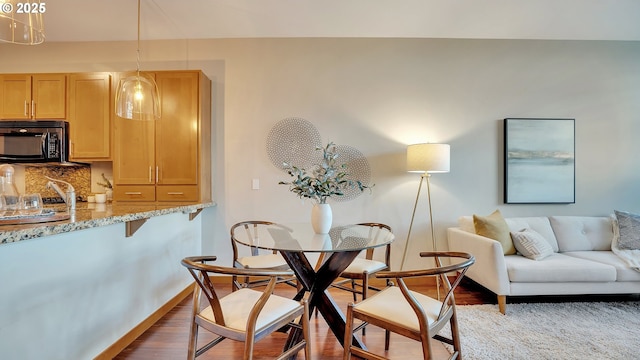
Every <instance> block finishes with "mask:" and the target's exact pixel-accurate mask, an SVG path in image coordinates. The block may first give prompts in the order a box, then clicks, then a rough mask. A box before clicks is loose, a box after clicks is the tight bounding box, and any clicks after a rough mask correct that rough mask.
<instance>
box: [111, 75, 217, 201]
mask: <svg viewBox="0 0 640 360" xmlns="http://www.w3.org/2000/svg"><path fill="white" fill-rule="evenodd" d="M153 75H155V79H156V83H157V84H158V91H159V96H160V105H161V117H160V119H159V120H156V121H139V120H128V119H123V118H120V117H118V116H115V115H114V148H113V180H114V192H113V199H114V200H115V201H157V202H165V201H210V200H211V80H209V79H208V78H207V77H206V76H205V75H204V74H203V73H202V72H201V71H190V70H187V71H157V72H154V73H153ZM118 81H119V80H118ZM114 83H115V84H116V85H117V81H114Z"/></svg>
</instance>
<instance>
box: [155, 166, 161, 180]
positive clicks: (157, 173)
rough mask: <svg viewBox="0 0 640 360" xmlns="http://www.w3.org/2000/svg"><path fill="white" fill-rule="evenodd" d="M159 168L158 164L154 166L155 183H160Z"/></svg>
mask: <svg viewBox="0 0 640 360" xmlns="http://www.w3.org/2000/svg"><path fill="white" fill-rule="evenodd" d="M159 174H160V168H159V167H158V166H156V183H158V184H159V183H160V176H159Z"/></svg>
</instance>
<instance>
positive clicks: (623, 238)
mask: <svg viewBox="0 0 640 360" xmlns="http://www.w3.org/2000/svg"><path fill="white" fill-rule="evenodd" d="M614 213H615V215H616V219H617V220H618V231H619V233H620V239H618V248H619V249H622V250H640V215H636V214H632V213H628V212H624V211H617V210H614Z"/></svg>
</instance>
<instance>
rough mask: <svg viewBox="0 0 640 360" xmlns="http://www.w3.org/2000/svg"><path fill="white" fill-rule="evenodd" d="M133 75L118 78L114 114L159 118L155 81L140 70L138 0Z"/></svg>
mask: <svg viewBox="0 0 640 360" xmlns="http://www.w3.org/2000/svg"><path fill="white" fill-rule="evenodd" d="M136 56H137V58H136V65H137V71H136V74H135V75H131V76H127V77H126V78H124V79H122V80H120V83H119V84H118V89H117V91H116V115H118V116H120V117H121V118H125V119H132V120H157V119H159V118H160V98H159V96H158V86H157V85H156V81H155V80H154V79H153V77H152V76H150V75H149V74H144V73H141V72H140V0H138V45H137V49H136Z"/></svg>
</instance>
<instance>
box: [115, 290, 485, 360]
mask: <svg viewBox="0 0 640 360" xmlns="http://www.w3.org/2000/svg"><path fill="white" fill-rule="evenodd" d="M224 286H225V287H224V289H225V290H228V291H230V289H231V286H230V285H229V286H226V285H224ZM412 288H413V289H414V290H417V291H420V292H422V293H424V294H427V295H429V296H434V297H435V296H436V289H435V284H426V285H424V284H423V285H414V286H412ZM276 291H277V293H278V294H280V295H283V296H288V297H293V294H294V290H293V289H292V288H291V287H289V286H286V285H282V287H279V288H278V289H277V290H276ZM330 292H331V294H332V295H333V297H334V298H335V300H336V303H337V304H338V305H339V306H340V308H341V309H343V311H346V305H347V303H349V302H350V301H352V298H351V294H350V293H347V292H346V291H341V290H338V289H331V290H330ZM456 303H457V304H460V305H472V304H491V303H493V304H495V303H496V298H495V296H494V295H492V294H491V293H489V292H488V291H486V290H484V289H482V288H481V287H480V286H478V285H476V284H475V283H473V282H471V281H466V280H463V282H462V283H461V284H460V286H459V287H458V289H457V291H456ZM190 311H191V296H189V297H188V298H187V299H185V300H184V301H182V302H181V303H180V304H179V305H178V306H176V307H175V308H174V309H173V310H171V311H170V312H169V313H168V314H167V315H166V316H164V317H163V318H162V319H161V320H160V321H158V322H157V323H156V324H155V325H154V326H153V327H151V328H150V329H149V330H147V331H146V332H145V333H144V334H143V335H141V336H140V337H139V338H138V339H136V340H135V341H134V342H133V343H132V344H131V345H130V346H128V347H127V348H126V349H124V350H123V351H122V352H121V353H120V354H119V355H118V356H116V357H115V359H116V360H125V359H127V360H147V359H148V360H151V359H154V360H163V359H167V360H169V359H171V360H173V359H184V358H186V354H187V342H188V336H189V314H190ZM496 311H498V310H497V307H496ZM311 337H312V340H311V341H312V343H311V344H312V346H311V348H312V350H311V351H312V354H311V358H312V359H323V360H325V359H326V360H334V359H335V360H337V359H342V346H341V345H340V343H338V341H337V340H336V339H335V337H334V336H333V334H332V333H331V331H330V330H329V327H328V326H327V324H326V322H325V320H324V319H323V318H322V316H318V317H315V316H312V317H311ZM200 339H201V340H200V344H203V343H204V342H205V341H207V339H211V336H210V335H209V334H206V331H201V334H200ZM285 339H286V335H285V334H281V333H276V334H274V335H273V336H271V337H267V338H265V339H263V340H261V341H259V342H258V343H257V344H256V348H255V352H254V354H255V359H272V358H274V357H275V356H277V354H278V353H279V350H280V349H282V346H283V344H284V341H285ZM363 341H364V342H365V343H366V344H367V346H368V347H369V348H371V349H375V351H379V352H380V353H383V352H384V331H383V330H381V329H379V328H375V327H373V326H369V327H367V333H366V336H364V337H363ZM433 344H434V349H435V350H434V357H435V359H446V358H448V356H449V353H448V352H447V350H446V349H445V348H444V346H443V345H441V344H440V343H439V342H437V341H434V342H433ZM242 350H243V348H242V344H241V343H237V342H234V341H231V340H225V341H223V342H222V343H220V344H218V345H217V346H215V347H214V348H213V349H211V350H209V351H208V352H206V353H204V354H203V355H201V356H200V357H198V359H202V360H207V359H238V358H240V357H241V355H242ZM463 350H464V349H463ZM385 356H387V357H389V358H392V359H416V358H421V357H422V350H421V348H420V346H419V344H418V343H417V342H415V341H413V340H410V339H407V338H404V337H402V336H399V335H396V334H392V335H391V346H390V349H389V351H388V352H387V353H386V354H385ZM304 358H305V357H304V354H303V353H302V352H300V354H299V356H298V359H304Z"/></svg>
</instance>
